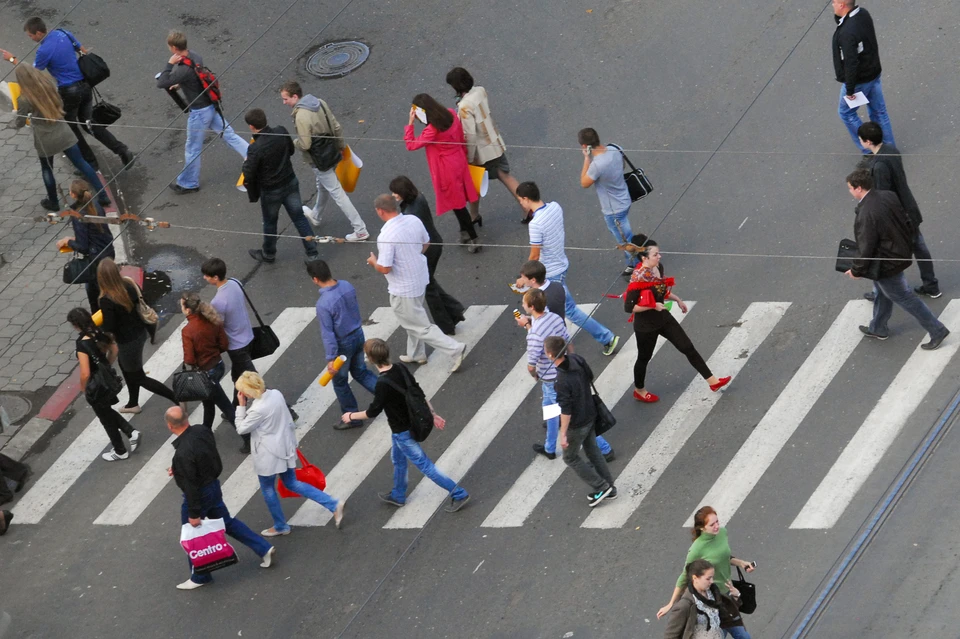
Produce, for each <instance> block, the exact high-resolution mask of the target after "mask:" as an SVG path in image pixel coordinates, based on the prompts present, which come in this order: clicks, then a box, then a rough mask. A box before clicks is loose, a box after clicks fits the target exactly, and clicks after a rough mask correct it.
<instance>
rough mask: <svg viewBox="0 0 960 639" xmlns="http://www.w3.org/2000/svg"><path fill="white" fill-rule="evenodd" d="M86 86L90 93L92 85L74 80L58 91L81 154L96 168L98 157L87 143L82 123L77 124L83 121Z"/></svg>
mask: <svg viewBox="0 0 960 639" xmlns="http://www.w3.org/2000/svg"><path fill="white" fill-rule="evenodd" d="M84 86H86V88H87V93H89V92H90V87H89V86H87V83H86V82H74V83H73V84H71V85H68V86H65V87H59V88H58V89H57V91H58V93H60V99H61V100H63V119H65V120H67V122H69V123H70V130H71V131H73V134H74V135H75V136H76V137H77V145H78V146H79V147H80V154H81V155H82V156H83V159H84V160H86V161H87V164H89V165H90V166H92V167H93V168H94V170H96V169H97V157H96V156H95V155H94V154H93V149H91V148H90V145H89V144H87V141H86V139H85V138H84V137H83V130H82V129H81V128H80V125H79V124H77V122H81V121H82V120H81V119H80V107H82V106H83V96H84V91H83V87H84Z"/></svg>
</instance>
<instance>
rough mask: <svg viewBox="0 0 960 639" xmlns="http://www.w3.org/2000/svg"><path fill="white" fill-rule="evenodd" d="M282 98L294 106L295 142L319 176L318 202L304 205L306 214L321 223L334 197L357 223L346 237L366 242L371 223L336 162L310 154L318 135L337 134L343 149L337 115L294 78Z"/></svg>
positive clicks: (311, 220)
mask: <svg viewBox="0 0 960 639" xmlns="http://www.w3.org/2000/svg"><path fill="white" fill-rule="evenodd" d="M280 99H282V100H283V103H284V104H286V105H287V106H288V107H292V108H293V121H294V123H295V124H296V127H297V139H296V140H294V144H295V145H296V147H297V148H298V149H300V150H301V151H303V160H304V162H306V163H307V164H308V165H310V166H311V167H312V168H313V173H314V175H315V176H316V177H317V202H316V204H314V205H313V208H312V209H311V208H310V207H309V206H306V205H304V207H303V214H304V215H306V216H307V219H308V220H310V223H311V224H313V225H314V226H320V218H321V217H322V215H323V211H324V209H325V208H326V206H327V202H329V201H330V199H331V198H332V199H333V201H334V202H336V203H337V206H339V207H340V210H341V211H343V214H344V215H346V216H347V219H348V220H349V221H350V225H351V226H352V227H353V233H348V234H347V235H346V236H345V238H344V239H346V240H347V241H348V242H362V241H364V240H366V239H368V238H369V237H370V234H369V233H368V232H367V225H366V224H364V222H363V219H361V217H360V213H359V212H358V211H357V208H356V207H355V206H354V205H353V202H351V201H350V198H349V197H348V196H347V193H346V191H344V190H343V186H341V185H340V180H339V178H337V171H336V168H337V167H336V165H334V166H332V167H330V168H326V169H321V168H320V167H318V166H317V165H316V163H315V162H314V160H313V157H312V156H311V155H310V146H311V144H312V143H313V138H315V137H317V136H326V137H330V136H332V137H334V138H335V139H336V142H337V146H338V147H339V149H340V150H341V151H342V150H343V149H345V148H346V146H347V144H346V142H344V139H343V128H342V127H341V126H340V123H339V122H337V119H336V118H335V117H333V113H331V112H330V107H328V106H327V104H326V103H325V102H324V101H323V100H321V99H320V98H318V97H316V96H313V95H310V94H309V93H308V94H307V95H304V94H303V89H302V88H301V87H300V84H299V83H298V82H295V81H294V80H290V81H288V82H284V84H283V87H281V89H280Z"/></svg>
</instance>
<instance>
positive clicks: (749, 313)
mask: <svg viewBox="0 0 960 639" xmlns="http://www.w3.org/2000/svg"><path fill="white" fill-rule="evenodd" d="M789 306H790V303H789V302H754V303H753V304H751V305H750V306H749V307H748V308H747V310H746V311H745V312H744V314H743V316H741V318H740V321H739V322H737V323H736V324H735V325H734V327H733V328H731V329H730V332H729V333H728V334H727V336H726V337H725V338H724V339H723V341H722V342H721V343H720V346H718V347H717V350H716V351H714V353H713V355H712V356H711V357H710V359H709V360H708V361H707V365H708V366H709V367H710V370H713V371H716V372H717V373H720V374H722V375H729V376H731V377H733V378H734V380H736V376H737V374H738V373H739V372H740V370H741V369H742V368H743V367H744V365H745V364H746V363H747V361H748V360H749V359H750V356H751V355H753V353H755V352H756V350H757V348H758V347H759V346H760V344H762V343H763V341H764V340H765V339H766V337H767V335H769V334H770V331H772V330H773V327H774V326H776V325H777V323H778V322H779V321H780V319H781V318H782V317H783V314H784V313H786V311H787V308H789ZM721 396H722V394H721V393H713V392H711V391H710V387H709V386H707V384H706V383H705V382H704V380H703V379H701V378H700V377H699V376H697V377H696V378H695V379H694V380H693V381H692V382H690V385H689V386H688V387H687V389H686V390H685V391H684V392H683V394H682V395H681V396H680V398H679V399H678V400H677V402H676V404H674V406H673V407H672V408H671V409H670V411H669V412H668V413H667V414H666V416H665V417H664V418H663V420H661V422H660V423H659V424H658V425H657V427H656V429H654V431H653V433H651V434H650V437H648V438H647V441H645V442H644V443H643V446H641V447H640V451H639V452H637V454H636V455H634V457H633V459H631V460H630V461H629V462H628V463H627V466H626V468H624V469H623V472H621V473H620V476H619V477H617V478H616V480H615V483H616V485H617V490H618V492H619V499H617V501H613V502H610V503H609V504H604V505H603V507H602V508H597V509H595V510H594V511H593V512H592V513H590V515H589V516H588V517H587V519H586V520H585V521H584V522H583V524H582V526H583V527H584V528H619V527H620V526H623V525H624V524H625V523H627V520H628V519H629V518H630V516H631V515H632V514H633V513H634V511H636V509H637V508H639V507H640V503H641V502H642V501H643V499H644V497H646V495H647V494H648V493H649V492H650V490H651V489H652V488H653V485H654V484H655V483H656V482H657V480H658V479H659V478H660V476H661V475H662V474H663V472H664V470H666V467H667V466H668V465H669V464H670V462H671V461H672V460H673V458H674V457H675V456H676V455H677V453H679V452H680V449H682V448H683V446H684V444H686V442H687V440H688V439H689V438H690V436H691V435H693V433H694V432H696V430H697V428H698V427H699V426H700V424H701V423H702V422H703V420H704V419H706V417H707V415H709V414H710V411H711V410H712V409H713V407H714V406H716V404H717V402H718V401H720V397H721Z"/></svg>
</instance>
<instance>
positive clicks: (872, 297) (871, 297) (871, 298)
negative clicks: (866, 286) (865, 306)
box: [863, 291, 877, 302]
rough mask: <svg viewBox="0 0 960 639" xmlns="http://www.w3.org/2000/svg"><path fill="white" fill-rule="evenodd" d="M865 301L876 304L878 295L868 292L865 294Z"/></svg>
mask: <svg viewBox="0 0 960 639" xmlns="http://www.w3.org/2000/svg"><path fill="white" fill-rule="evenodd" d="M863 299H865V300H867V301H868V302H876V301H877V294H876V293H874V292H873V291H867V292H866V293H864V294H863Z"/></svg>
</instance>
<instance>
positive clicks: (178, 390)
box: [173, 364, 216, 404]
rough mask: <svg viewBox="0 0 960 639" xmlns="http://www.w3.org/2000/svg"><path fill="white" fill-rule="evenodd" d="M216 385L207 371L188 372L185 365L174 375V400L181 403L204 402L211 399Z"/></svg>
mask: <svg viewBox="0 0 960 639" xmlns="http://www.w3.org/2000/svg"><path fill="white" fill-rule="evenodd" d="M215 387H216V384H215V383H214V381H213V380H212V379H210V376H209V375H207V373H206V372H205V371H201V370H187V365H186V364H183V365H182V366H181V367H180V370H178V371H177V372H176V373H174V374H173V399H174V401H176V402H177V403H178V404H179V403H181V402H202V401H203V400H205V399H210V396H211V395H212V394H213V390H214V388H215Z"/></svg>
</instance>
